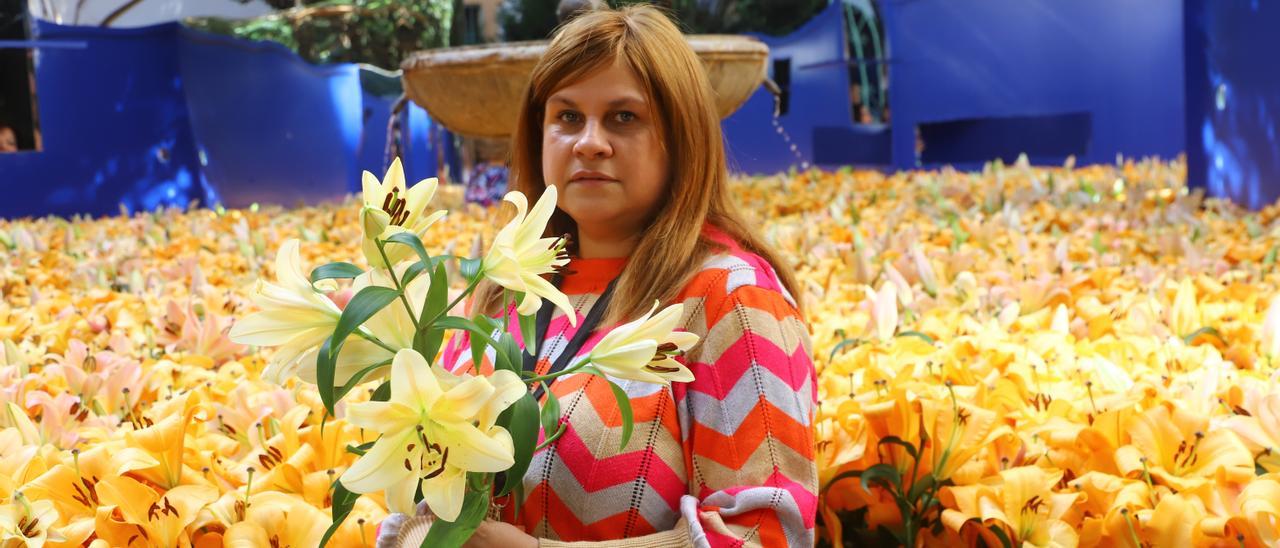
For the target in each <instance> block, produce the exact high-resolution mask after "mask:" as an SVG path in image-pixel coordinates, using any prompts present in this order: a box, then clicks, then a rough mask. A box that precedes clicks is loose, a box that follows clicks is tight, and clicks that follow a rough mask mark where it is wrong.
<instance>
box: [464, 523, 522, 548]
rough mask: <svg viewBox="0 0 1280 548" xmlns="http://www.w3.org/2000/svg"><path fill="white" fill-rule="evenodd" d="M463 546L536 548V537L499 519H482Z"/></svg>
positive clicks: (477, 547) (473, 547)
mask: <svg viewBox="0 0 1280 548" xmlns="http://www.w3.org/2000/svg"><path fill="white" fill-rule="evenodd" d="M463 546H464V547H465V548H538V539H536V538H533V537H531V536H529V535H528V534H527V533H525V532H524V530H523V529H521V528H519V527H516V526H514V525H511V524H510V523H504V522H501V521H493V520H484V523H481V524H480V527H479V528H477V529H476V532H475V534H473V535H471V539H470V540H468V541H467V543H466V544H464V545H463Z"/></svg>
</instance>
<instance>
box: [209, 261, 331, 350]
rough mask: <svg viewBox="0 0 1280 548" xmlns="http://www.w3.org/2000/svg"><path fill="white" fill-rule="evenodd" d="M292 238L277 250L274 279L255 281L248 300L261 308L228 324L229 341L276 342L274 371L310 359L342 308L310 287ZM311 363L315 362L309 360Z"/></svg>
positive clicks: (267, 343)
mask: <svg viewBox="0 0 1280 548" xmlns="http://www.w3.org/2000/svg"><path fill="white" fill-rule="evenodd" d="M298 246H299V242H298V240H296V239H291V240H288V241H285V242H284V244H283V245H281V246H280V250H279V251H278V252H277V253H276V283H271V282H264V281H262V280H258V283H257V286H256V287H254V289H253V292H252V294H251V295H250V298H251V299H253V302H254V303H256V304H257V305H258V307H259V308H261V309H262V310H261V311H259V312H255V313H253V314H250V315H248V316H246V317H244V318H242V319H241V320H240V321H237V322H236V323H235V325H233V326H232V327H231V332H230V336H231V340H233V341H235V342H238V343H240V344H251V345H255V346H279V347H280V348H279V349H277V350H276V353H275V354H274V355H273V356H272V357H271V367H273V368H274V369H276V370H282V371H293V370H296V369H297V367H298V364H299V361H300V360H301V359H302V358H303V357H304V356H306V355H308V354H310V355H312V356H313V357H314V350H315V349H316V348H318V347H319V346H320V345H321V344H322V343H323V342H324V339H325V337H328V336H329V335H331V334H332V333H333V329H334V328H335V327H336V326H337V325H338V318H339V317H341V316H342V311H341V310H339V309H338V305H336V304H334V303H333V301H331V300H329V298H328V297H326V296H325V295H324V294H323V293H321V292H320V291H318V290H316V288H314V287H312V285H311V281H310V279H309V278H308V276H307V274H306V273H304V272H303V270H302V265H301V262H302V260H301V258H300V255H299V253H298ZM311 361H312V363H313V364H314V360H311Z"/></svg>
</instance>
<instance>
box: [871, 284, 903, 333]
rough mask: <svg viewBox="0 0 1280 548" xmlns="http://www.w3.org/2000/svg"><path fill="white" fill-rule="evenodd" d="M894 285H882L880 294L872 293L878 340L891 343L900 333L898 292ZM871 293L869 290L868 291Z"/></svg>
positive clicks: (872, 307)
mask: <svg viewBox="0 0 1280 548" xmlns="http://www.w3.org/2000/svg"><path fill="white" fill-rule="evenodd" d="M897 287H898V286H896V285H894V284H892V283H883V284H880V292H879V293H871V294H870V295H869V296H871V297H873V298H874V299H875V300H874V301H872V306H871V309H872V311H874V313H875V314H874V317H873V321H874V322H875V331H876V338H878V339H880V341H881V342H889V341H890V340H891V339H893V334H894V333H896V332H897V331H898V290H897ZM868 292H869V289H868Z"/></svg>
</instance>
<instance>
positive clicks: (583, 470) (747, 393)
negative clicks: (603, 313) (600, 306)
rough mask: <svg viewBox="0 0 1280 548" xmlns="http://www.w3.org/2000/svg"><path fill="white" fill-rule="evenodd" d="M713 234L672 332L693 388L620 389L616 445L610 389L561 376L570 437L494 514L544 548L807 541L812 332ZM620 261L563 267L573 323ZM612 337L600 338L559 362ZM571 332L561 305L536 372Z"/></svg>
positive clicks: (454, 352)
mask: <svg viewBox="0 0 1280 548" xmlns="http://www.w3.org/2000/svg"><path fill="white" fill-rule="evenodd" d="M710 234H712V235H713V237H716V239H717V240H720V241H721V243H723V244H724V245H726V247H727V248H728V251H727V252H725V253H722V254H719V255H716V256H714V257H712V258H711V259H710V260H708V261H707V263H706V264H705V266H704V267H703V269H702V270H701V271H700V272H699V273H698V274H697V275H696V276H695V277H694V278H693V279H692V280H691V281H690V282H689V283H688V284H687V285H686V287H685V288H684V289H683V290H682V291H681V293H680V297H679V299H680V300H681V301H682V302H683V303H684V305H685V306H684V318H683V323H682V325H683V330H685V331H689V332H692V333H696V334H698V335H699V336H701V337H702V340H701V342H700V343H699V344H698V345H697V346H695V347H694V348H692V349H691V350H690V352H689V353H688V354H686V355H685V356H683V359H682V360H681V361H682V363H684V364H685V365H686V366H688V367H689V368H690V369H691V370H692V371H693V374H694V376H695V377H696V378H695V380H694V381H692V382H689V383H674V384H673V385H672V386H670V387H664V386H661V385H655V384H648V383H641V382H633V381H626V380H616V382H618V384H619V385H620V386H621V387H622V388H623V389H625V390H626V392H627V394H628V395H629V396H630V398H631V407H632V409H633V412H634V419H635V429H634V431H633V434H632V436H631V439H630V441H629V442H628V444H627V446H626V447H625V448H623V449H621V450H619V444H620V443H621V430H622V429H621V425H622V420H621V417H620V412H619V409H618V406H617V403H616V402H615V400H614V397H613V394H612V393H611V391H610V389H609V387H608V385H607V383H605V382H603V381H602V380H601V379H600V378H598V377H594V376H591V375H586V374H572V375H567V376H564V377H560V378H558V379H556V380H555V382H554V383H553V384H552V385H551V391H553V392H554V393H555V394H556V395H557V397H558V398H559V400H560V408H561V421H562V422H563V423H566V424H567V429H566V431H565V433H564V435H562V436H561V437H560V438H559V439H558V440H556V441H555V443H553V444H551V445H550V446H548V447H547V448H545V449H544V450H542V451H540V452H538V453H537V454H535V455H534V457H533V462H532V463H531V465H530V466H529V470H528V472H527V473H526V474H525V477H524V500H523V501H522V503H521V504H520V505H519V512H518V513H516V512H515V506H516V505H514V504H508V505H507V506H506V507H505V510H504V516H503V519H504V521H507V522H510V523H513V524H516V525H519V526H522V527H523V528H524V529H525V531H527V532H529V533H530V534H532V535H533V536H535V537H539V538H540V539H543V540H542V541H541V545H542V546H544V547H550V546H578V545H580V544H581V546H590V545H592V544H594V542H591V541H595V542H601V541H608V542H605V543H603V544H601V545H602V546H604V545H607V546H672V545H677V546H678V545H694V546H715V547H719V546H811V545H813V541H814V535H813V533H814V518H815V513H816V494H815V493H816V488H817V473H816V469H815V466H814V460H813V458H814V448H813V431H812V428H813V426H812V414H813V407H814V402H815V395H816V390H815V385H814V382H815V381H814V370H813V363H812V361H811V359H810V342H809V336H808V332H807V329H806V327H805V325H804V323H803V321H802V319H801V318H800V316H799V314H798V313H797V311H796V307H795V304H794V301H793V299H792V297H791V296H790V295H789V294H788V293H787V291H786V289H785V288H784V287H783V286H782V284H781V283H779V281H778V278H777V276H776V275H775V274H774V271H773V269H772V267H770V266H769V264H768V263H767V262H766V261H764V260H763V259H762V258H760V257H759V256H757V255H755V254H752V253H748V252H745V251H743V250H742V249H741V248H740V247H739V246H737V245H736V244H734V243H733V242H732V241H731V240H728V239H727V237H726V236H724V235H723V234H722V233H719V232H718V231H717V232H710ZM625 263H626V259H574V260H573V261H572V262H571V264H570V265H569V269H570V271H571V272H572V274H570V275H568V276H566V278H565V280H564V283H563V284H562V287H561V289H562V290H563V291H564V292H565V294H567V295H568V296H569V299H570V302H572V303H573V305H574V307H575V309H576V313H577V314H578V322H579V323H581V321H582V318H583V317H585V315H586V314H587V313H588V312H589V311H590V309H591V306H592V305H593V304H594V303H595V301H596V300H597V298H598V297H599V296H600V294H601V293H602V292H603V291H604V289H605V287H606V286H607V285H608V283H609V281H610V280H612V279H613V278H614V277H616V276H617V275H618V274H619V273H620V272H621V270H622V268H623V267H624V266H625ZM609 329H611V327H601V328H600V329H597V331H596V332H595V333H594V334H593V335H592V336H591V337H590V338H589V339H587V341H586V343H585V344H584V345H583V347H582V349H581V351H579V353H578V356H577V357H575V358H574V361H571V362H570V366H572V364H573V363H575V361H576V360H579V359H581V358H582V357H585V356H586V355H587V354H588V353H589V352H590V351H591V348H592V347H594V346H595V344H596V343H597V342H598V341H599V340H600V338H601V337H603V336H604V334H605V333H607V332H608V330H609ZM574 331H575V328H573V327H572V326H571V325H570V324H569V321H568V318H567V317H565V315H564V314H563V313H561V312H559V311H557V312H556V313H555V316H553V317H552V320H551V324H550V327H549V329H548V330H547V335H546V337H545V338H544V340H543V341H542V344H540V345H538V346H539V348H538V350H539V359H538V365H537V368H538V373H540V374H541V373H544V372H546V371H547V369H549V368H550V366H551V363H552V362H553V361H554V360H555V359H556V358H557V356H558V355H559V353H560V352H561V351H562V350H563V348H564V347H565V346H566V344H567V342H568V341H569V340H570V339H571V338H572V337H573V335H574ZM465 349H466V340H465V337H459V338H458V339H455V340H454V341H452V343H451V344H450V345H449V346H448V347H447V348H446V351H445V354H444V356H443V358H444V364H445V365H446V367H451V368H453V369H455V370H456V369H457V368H461V367H470V361H471V360H470V355H471V353H470V352H469V351H466V350H465ZM491 359H492V354H490V358H489V359H487V360H485V361H486V362H488V361H490V360H491ZM481 365H482V369H490V368H491V365H490V364H488V363H485V364H481ZM546 434H547V433H545V432H544V433H543V434H542V435H543V436H545V435H546ZM622 539H630V540H628V541H626V542H619V541H620V540H622Z"/></svg>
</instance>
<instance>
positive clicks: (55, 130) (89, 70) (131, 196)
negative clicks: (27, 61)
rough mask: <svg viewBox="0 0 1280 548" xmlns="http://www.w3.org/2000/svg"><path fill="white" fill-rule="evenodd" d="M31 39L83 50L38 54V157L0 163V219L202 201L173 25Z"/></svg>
mask: <svg viewBox="0 0 1280 548" xmlns="http://www.w3.org/2000/svg"><path fill="white" fill-rule="evenodd" d="M36 30H37V33H38V37H39V38H40V39H42V40H57V41H69V42H74V41H82V42H84V43H85V46H86V47H83V48H48V49H41V50H39V51H38V53H37V57H36V63H37V66H36V92H37V101H38V108H39V111H40V130H41V134H42V136H43V139H44V150H45V152H22V153H17V154H4V155H0V192H2V193H3V195H4V196H5V197H6V199H4V200H0V217H17V216H25V215H43V214H47V213H48V214H56V215H66V216H69V215H72V214H75V213H91V214H96V215H102V214H111V213H115V212H118V211H119V204H124V206H125V207H128V208H129V209H130V210H137V209H151V208H154V207H157V206H159V205H164V204H173V205H186V204H187V202H189V201H190V200H192V199H202V198H205V197H206V196H208V195H209V192H208V190H209V189H208V187H207V185H206V184H205V183H204V181H203V180H202V178H201V176H200V167H199V162H198V161H197V158H196V152H195V150H196V147H195V140H194V136H193V134H192V131H191V117H190V114H189V113H188V110H187V102H186V95H185V89H184V86H183V81H182V79H181V78H180V77H179V76H178V65H179V52H178V50H177V48H175V47H173V44H174V43H175V42H176V40H177V34H178V27H177V26H176V25H165V26H159V27H146V28H139V29H129V30H113V31H109V32H104V31H99V30H97V29H93V28H87V27H63V26H57V25H50V24H40V25H39V26H38V27H37V29H36ZM143 60H144V61H145V62H139V61H143ZM126 63H127V64H126ZM122 65H124V66H125V67H127V70H122Z"/></svg>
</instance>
